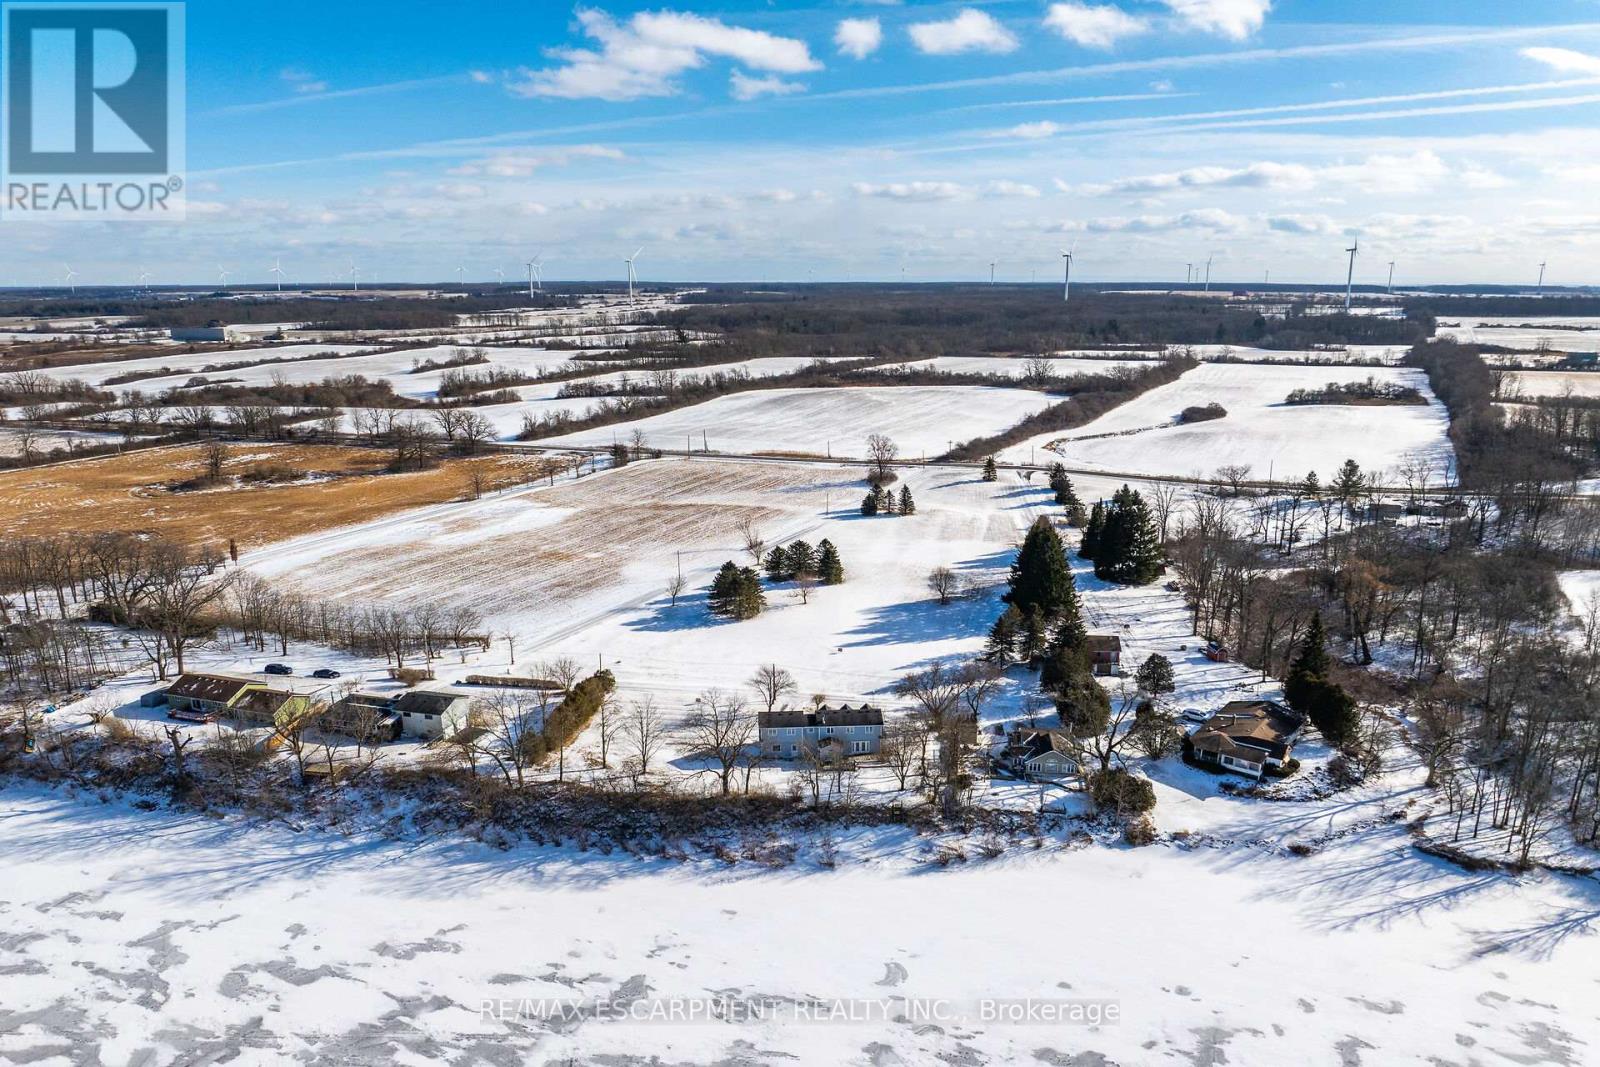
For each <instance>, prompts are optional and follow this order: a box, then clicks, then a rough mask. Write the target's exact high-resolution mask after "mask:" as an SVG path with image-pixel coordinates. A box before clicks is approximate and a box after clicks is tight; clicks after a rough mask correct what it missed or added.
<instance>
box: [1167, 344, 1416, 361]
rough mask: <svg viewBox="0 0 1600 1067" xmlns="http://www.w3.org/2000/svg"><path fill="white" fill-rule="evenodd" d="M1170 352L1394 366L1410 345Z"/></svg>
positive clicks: (1190, 347) (1183, 347)
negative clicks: (1375, 363) (1374, 363)
mask: <svg viewBox="0 0 1600 1067" xmlns="http://www.w3.org/2000/svg"><path fill="white" fill-rule="evenodd" d="M1169 350H1170V351H1173V352H1185V353H1192V354H1193V355H1194V357H1195V358H1196V359H1200V360H1206V361H1210V360H1223V361H1227V360H1230V359H1237V360H1243V361H1246V362H1249V363H1302V364H1316V363H1367V362H1377V363H1383V364H1394V363H1398V362H1400V361H1401V360H1402V359H1404V358H1405V356H1406V353H1408V352H1410V351H1411V346H1410V345H1347V346H1342V347H1339V348H1311V349H1305V348H1302V349H1276V348H1254V347H1251V346H1249V345H1172V346H1170V349H1169Z"/></svg>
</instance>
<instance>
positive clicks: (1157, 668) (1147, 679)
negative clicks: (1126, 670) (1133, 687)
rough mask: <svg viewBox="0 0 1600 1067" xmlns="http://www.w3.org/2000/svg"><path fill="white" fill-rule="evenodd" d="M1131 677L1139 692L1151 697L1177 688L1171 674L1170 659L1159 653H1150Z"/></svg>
mask: <svg viewBox="0 0 1600 1067" xmlns="http://www.w3.org/2000/svg"><path fill="white" fill-rule="evenodd" d="M1133 678H1134V682H1135V683H1137V684H1138V686H1139V692H1141V693H1148V694H1150V695H1151V696H1153V697H1155V696H1161V695H1163V694H1165V693H1171V692H1174V691H1175V690H1176V689H1177V688H1178V683H1177V681H1176V680H1175V679H1174V678H1173V676H1172V661H1171V660H1169V659H1168V658H1167V657H1165V656H1163V655H1161V654H1160V653H1156V654H1153V655H1151V656H1150V657H1149V658H1148V659H1146V660H1145V661H1144V662H1143V663H1141V664H1139V672H1138V673H1137V674H1135V675H1134V676H1133Z"/></svg>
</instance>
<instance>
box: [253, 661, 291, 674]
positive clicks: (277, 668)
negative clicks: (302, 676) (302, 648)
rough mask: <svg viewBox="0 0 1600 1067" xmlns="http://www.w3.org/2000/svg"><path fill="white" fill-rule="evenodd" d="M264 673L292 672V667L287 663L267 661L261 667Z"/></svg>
mask: <svg viewBox="0 0 1600 1067" xmlns="http://www.w3.org/2000/svg"><path fill="white" fill-rule="evenodd" d="M261 670H262V672H263V673H265V674H293V673H294V668H293V667H291V666H289V665H288V664H287V663H269V664H267V665H266V666H265V667H263V668H261Z"/></svg>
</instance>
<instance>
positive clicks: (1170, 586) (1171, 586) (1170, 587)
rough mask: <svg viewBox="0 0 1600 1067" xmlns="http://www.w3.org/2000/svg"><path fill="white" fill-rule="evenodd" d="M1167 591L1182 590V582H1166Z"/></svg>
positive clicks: (1176, 591) (1178, 591)
mask: <svg viewBox="0 0 1600 1067" xmlns="http://www.w3.org/2000/svg"><path fill="white" fill-rule="evenodd" d="M1167 592H1169V593H1181V592H1183V583H1182V582H1168V583H1167Z"/></svg>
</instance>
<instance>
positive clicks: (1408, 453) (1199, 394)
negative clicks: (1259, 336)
mask: <svg viewBox="0 0 1600 1067" xmlns="http://www.w3.org/2000/svg"><path fill="white" fill-rule="evenodd" d="M1368 377H1375V378H1377V379H1378V380H1380V381H1394V382H1400V383H1403V384H1406V385H1410V386H1414V387H1415V388H1417V389H1418V390H1420V391H1421V392H1422V393H1423V395H1424V396H1425V397H1426V398H1427V400H1428V403H1427V404H1425V405H1411V404H1405V405H1382V406H1360V405H1294V406H1291V405H1288V404H1285V403H1284V398H1285V397H1286V396H1288V394H1289V393H1290V392H1291V391H1293V390H1295V389H1315V388H1318V387H1320V386H1323V385H1326V384H1327V383H1329V382H1354V381H1364V380H1366V379H1367V378H1368ZM1211 403H1217V404H1221V405H1222V406H1223V407H1224V408H1225V409H1227V412H1228V414H1227V417H1226V418H1221V419H1215V420H1212V421H1209V422H1200V423H1195V424H1191V425H1179V424H1178V423H1177V422H1176V420H1177V417H1178V414H1179V412H1181V411H1182V410H1183V409H1184V408H1187V407H1190V406H1203V405H1206V404H1211ZM1448 428H1449V415H1448V413H1446V411H1445V410H1444V405H1442V404H1441V403H1439V401H1438V400H1437V398H1435V397H1434V396H1433V394H1432V392H1431V391H1430V390H1429V388H1428V384H1427V379H1426V377H1425V376H1424V375H1423V374H1422V372H1420V371H1416V370H1411V369H1407V368H1398V367H1296V366H1270V367H1269V366H1258V365H1247V364H1228V363H1207V364H1204V365H1203V366H1200V367H1197V368H1196V369H1194V370H1192V371H1189V372H1188V373H1187V374H1185V375H1184V376H1183V377H1182V378H1180V379H1178V380H1177V381H1176V382H1173V383H1171V384H1169V385H1164V386H1161V387H1159V388H1156V389H1152V390H1150V391H1149V392H1147V393H1145V394H1143V395H1142V396H1139V397H1136V398H1135V399H1133V400H1131V401H1129V402H1128V403H1126V404H1123V405H1121V406H1120V407H1117V408H1115V409H1113V410H1112V411H1110V412H1108V413H1107V414H1105V415H1103V416H1102V417H1100V418H1098V419H1096V420H1095V421H1093V422H1091V423H1089V424H1088V425H1087V426H1082V427H1079V428H1077V429H1075V430H1072V431H1070V432H1068V433H1066V434H1060V433H1056V434H1047V435H1043V436H1041V437H1039V438H1036V439H1034V440H1032V441H1028V442H1024V443H1023V444H1022V445H1019V446H1016V447H1013V448H1011V449H1008V450H1007V452H1006V456H1007V457H1008V458H1012V459H1017V458H1026V456H1027V455H1028V453H1029V450H1030V449H1036V448H1037V449H1042V448H1045V447H1047V446H1048V447H1049V448H1050V449H1051V450H1052V451H1054V452H1055V453H1056V454H1057V455H1058V456H1060V458H1061V460H1062V462H1064V463H1065V464H1066V465H1067V466H1068V467H1074V468H1084V469H1090V470H1106V471H1118V472H1131V473H1137V474H1150V475H1169V476H1175V477H1186V476H1190V475H1195V474H1199V475H1203V476H1209V475H1211V474H1212V473H1214V472H1215V471H1216V470H1217V469H1218V468H1219V467H1222V466H1225V465H1235V464H1237V465H1248V466H1249V467H1250V468H1251V475H1252V477H1256V478H1266V477H1267V476H1268V475H1269V474H1271V475H1273V476H1274V477H1276V478H1279V479H1283V478H1289V477H1300V476H1303V475H1304V474H1305V473H1306V472H1307V471H1312V470H1314V471H1316V472H1317V473H1318V474H1319V475H1320V476H1322V477H1323V478H1327V477H1328V476H1329V475H1330V474H1332V473H1333V472H1334V471H1335V470H1337V469H1338V467H1339V466H1340V465H1341V464H1342V463H1343V462H1344V461H1345V460H1346V459H1354V460H1355V461H1356V462H1357V463H1359V464H1360V465H1361V467H1362V469H1363V470H1367V471H1392V470H1394V469H1395V468H1396V467H1398V466H1399V465H1400V464H1401V463H1402V462H1405V461H1406V460H1407V459H1408V458H1410V457H1412V456H1425V457H1427V458H1428V459H1429V460H1430V461H1432V462H1433V463H1434V464H1435V465H1436V466H1440V465H1443V464H1445V463H1448V462H1451V460H1452V452H1451V448H1450V444H1449V441H1448V439H1447V437H1446V436H1445V435H1446V431H1447V430H1448Z"/></svg>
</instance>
